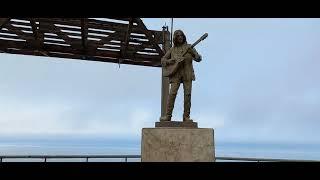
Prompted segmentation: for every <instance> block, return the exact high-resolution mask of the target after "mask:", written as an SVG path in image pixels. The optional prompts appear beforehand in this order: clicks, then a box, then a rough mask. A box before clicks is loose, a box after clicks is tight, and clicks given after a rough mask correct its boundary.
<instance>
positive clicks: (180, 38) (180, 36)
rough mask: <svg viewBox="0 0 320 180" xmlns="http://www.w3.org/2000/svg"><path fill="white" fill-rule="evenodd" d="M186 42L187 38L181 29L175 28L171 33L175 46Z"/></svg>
mask: <svg viewBox="0 0 320 180" xmlns="http://www.w3.org/2000/svg"><path fill="white" fill-rule="evenodd" d="M185 43H187V39H186V36H185V34H184V33H183V31H182V30H176V31H174V33H173V44H174V45H175V46H180V45H182V44H185Z"/></svg>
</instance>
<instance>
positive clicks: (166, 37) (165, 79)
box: [161, 26, 171, 117]
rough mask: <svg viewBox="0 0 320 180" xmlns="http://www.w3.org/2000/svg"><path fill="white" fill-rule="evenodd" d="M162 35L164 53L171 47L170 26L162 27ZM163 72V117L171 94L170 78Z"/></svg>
mask: <svg viewBox="0 0 320 180" xmlns="http://www.w3.org/2000/svg"><path fill="white" fill-rule="evenodd" d="M162 37H163V45H162V49H163V51H164V53H166V52H167V51H168V50H169V49H170V47H171V44H170V33H169V31H168V26H164V27H162ZM161 73H162V74H161V117H164V116H165V115H166V111H167V101H168V96H169V78H168V77H164V76H163V70H162V72H161Z"/></svg>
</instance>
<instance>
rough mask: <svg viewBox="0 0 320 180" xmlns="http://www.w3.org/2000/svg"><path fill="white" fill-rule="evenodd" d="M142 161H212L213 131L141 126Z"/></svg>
mask: <svg viewBox="0 0 320 180" xmlns="http://www.w3.org/2000/svg"><path fill="white" fill-rule="evenodd" d="M141 161H142V162H213V161H215V151H214V132H213V129H210V128H174V127H172V128H165V127H160V128H143V129H142V147H141Z"/></svg>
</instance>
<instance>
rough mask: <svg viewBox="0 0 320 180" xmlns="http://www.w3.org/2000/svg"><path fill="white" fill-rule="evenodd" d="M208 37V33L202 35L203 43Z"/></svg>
mask: <svg viewBox="0 0 320 180" xmlns="http://www.w3.org/2000/svg"><path fill="white" fill-rule="evenodd" d="M207 37H208V33H204V35H202V36H201V37H200V39H201V41H203V40H204V39H206V38H207Z"/></svg>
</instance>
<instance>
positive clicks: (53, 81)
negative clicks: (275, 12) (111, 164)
mask: <svg viewBox="0 0 320 180" xmlns="http://www.w3.org/2000/svg"><path fill="white" fill-rule="evenodd" d="M144 22H145V24H146V25H147V27H148V28H149V29H153V30H161V29H162V26H163V25H164V24H165V23H166V24H167V25H170V18H162V19H161V18H159V19H155V18H152V19H144ZM176 29H182V30H183V31H184V32H185V34H186V35H187V40H188V42H189V43H193V42H194V41H196V40H197V39H198V38H199V37H200V36H201V35H202V34H203V33H205V32H207V33H208V34H209V36H208V38H207V39H206V40H204V41H202V42H201V43H200V44H198V46H196V49H197V51H198V52H199V53H200V54H201V55H202V57H203V61H202V62H200V63H197V62H195V63H194V68H195V74H196V81H195V82H194V83H193V92H192V108H191V118H193V119H194V120H195V121H197V122H198V123H199V127H203V128H214V129H215V140H216V141H218V142H222V141H234V142H235V141H236V142H286V143H319V142H320V131H319V130H318V129H319V125H320V83H319V77H320V71H319V68H320V59H319V57H320V51H319V47H320V19H209V18H208V19H174V30H176ZM160 75H161V71H160V69H159V68H150V67H149V68H147V67H139V66H130V65H121V68H120V69H119V67H118V64H112V63H101V62H91V61H77V60H70V59H61V58H47V57H34V56H22V55H11V54H3V53H2V54H0V137H1V136H2V137H4V136H7V135H10V136H25V135H37V136H41V137H46V136H49V135H61V134H64V135H86V136H106V137H111V138H112V137H123V138H126V137H127V138H136V139H138V138H140V136H141V128H143V127H154V122H155V121H158V119H159V117H160V97H161V92H160V88H161V76H160ZM181 88H182V87H181ZM182 93H183V91H182V89H180V90H179V94H178V98H177V100H176V107H175V109H174V115H173V119H175V120H181V118H182V113H183V94H182Z"/></svg>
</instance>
